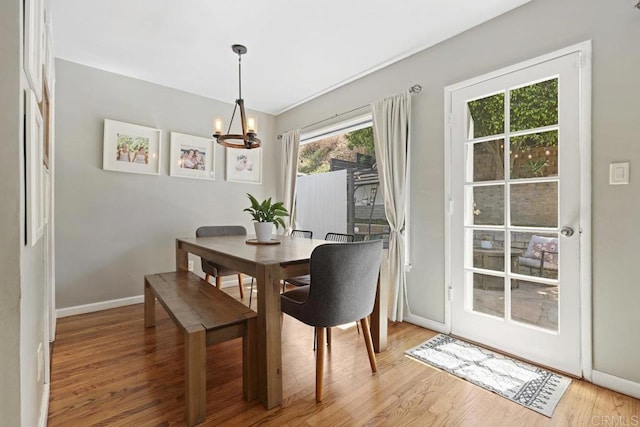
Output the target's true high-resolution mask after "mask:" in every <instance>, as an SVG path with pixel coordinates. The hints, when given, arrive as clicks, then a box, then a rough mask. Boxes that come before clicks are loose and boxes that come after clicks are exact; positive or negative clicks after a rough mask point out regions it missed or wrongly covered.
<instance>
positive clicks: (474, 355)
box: [405, 334, 571, 417]
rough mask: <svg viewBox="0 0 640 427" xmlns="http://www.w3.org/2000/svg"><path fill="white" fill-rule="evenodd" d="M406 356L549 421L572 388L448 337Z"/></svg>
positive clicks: (534, 369)
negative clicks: (517, 404)
mask: <svg viewBox="0 0 640 427" xmlns="http://www.w3.org/2000/svg"><path fill="white" fill-rule="evenodd" d="M405 353H406V354H407V355H408V356H410V357H411V358H413V359H416V360H418V361H420V362H424V363H427V364H429V365H432V366H435V367H436V368H439V369H442V370H444V371H446V372H448V373H450V374H453V375H455V376H457V377H460V378H462V379H464V380H467V381H469V382H470V383H473V384H475V385H478V386H480V387H482V388H484V389H487V390H489V391H492V392H494V393H496V394H498V395H500V396H502V397H506V398H507V399H509V400H511V401H513V402H516V403H519V404H520V405H522V406H525V407H527V408H529V409H532V410H534V411H536V412H539V413H541V414H542V415H546V416H547V417H551V414H553V410H554V409H555V408H556V405H557V404H558V402H559V401H560V399H561V398H562V395H563V394H564V392H565V391H567V387H569V384H571V379H569V378H567V377H563V376H562V375H558V374H555V373H553V372H549V371H547V370H546V369H542V368H538V367H537V366H533V365H529V364H527V363H523V362H520V361H518V360H514V359H511V358H509V357H506V356H503V355H501V354H498V353H494V352H493V351H490V350H487V349H485V348H482V347H478V346H475V345H473V344H470V343H468V342H464V341H461V340H459V339H456V338H453V337H450V336H448V335H442V334H441V335H437V336H435V337H433V338H431V339H430V340H429V341H426V342H424V343H422V344H420V345H419V346H417V347H414V348H412V349H410V350H407V351H406V352H405Z"/></svg>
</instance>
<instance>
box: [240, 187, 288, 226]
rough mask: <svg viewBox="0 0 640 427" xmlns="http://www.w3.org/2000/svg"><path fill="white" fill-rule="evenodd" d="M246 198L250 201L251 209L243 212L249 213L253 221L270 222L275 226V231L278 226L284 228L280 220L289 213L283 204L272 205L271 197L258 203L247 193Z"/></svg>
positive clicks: (282, 221)
mask: <svg viewBox="0 0 640 427" xmlns="http://www.w3.org/2000/svg"><path fill="white" fill-rule="evenodd" d="M247 196H248V197H249V200H250V201H251V207H250V208H246V209H244V211H246V212H249V214H251V216H252V217H253V220H254V221H256V222H272V223H274V224H275V225H276V229H277V228H278V227H280V226H282V228H286V226H285V225H284V220H283V219H282V218H284V217H285V216H289V212H287V208H285V207H284V203H282V202H276V203H273V204H272V203H271V197H269V198H268V199H266V200H264V201H263V202H262V203H260V202H258V200H257V199H256V198H255V197H253V196H252V195H251V194H249V193H247Z"/></svg>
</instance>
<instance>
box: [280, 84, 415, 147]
mask: <svg viewBox="0 0 640 427" xmlns="http://www.w3.org/2000/svg"><path fill="white" fill-rule="evenodd" d="M420 92H422V86H420V85H419V84H414V85H413V86H411V87H410V88H409V93H411V94H412V95H417V94H419V93H420ZM370 105H371V104H366V105H361V106H359V107H356V108H352V109H351V110H349V111H344V112H342V113H337V114H334V115H333V116H331V117H327V118H326V119H322V120H318V121H317V122H313V123H310V124H308V125H304V126H302V127H301V128H300V130H302V129H307V128H310V127H313V126H315V125H319V124H320V123H324V122H326V121H329V120H333V119H335V118H336V117H340V116H344V115H345V114H349V113H353V112H354V111H358V110H362V109H363V108H368V107H369V106H370ZM278 139H282V134H280V135H278Z"/></svg>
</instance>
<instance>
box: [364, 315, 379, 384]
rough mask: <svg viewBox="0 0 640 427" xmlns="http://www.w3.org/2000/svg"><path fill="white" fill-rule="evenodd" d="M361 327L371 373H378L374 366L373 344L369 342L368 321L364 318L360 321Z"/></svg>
mask: <svg viewBox="0 0 640 427" xmlns="http://www.w3.org/2000/svg"><path fill="white" fill-rule="evenodd" d="M360 324H361V325H362V335H364V343H365V345H366V346H367V353H368V354H369V364H371V372H378V365H377V364H376V355H375V353H374V352H373V342H372V341H371V330H370V329H369V320H368V319H367V318H366V317H365V318H364V319H362V320H360Z"/></svg>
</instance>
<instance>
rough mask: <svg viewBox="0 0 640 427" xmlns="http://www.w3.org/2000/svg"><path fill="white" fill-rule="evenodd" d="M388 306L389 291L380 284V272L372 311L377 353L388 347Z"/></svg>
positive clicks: (374, 343) (372, 326) (374, 342)
mask: <svg viewBox="0 0 640 427" xmlns="http://www.w3.org/2000/svg"><path fill="white" fill-rule="evenodd" d="M387 306H388V292H387V289H386V286H380V274H378V287H377V289H376V301H375V303H374V305H373V313H371V339H372V341H373V348H374V349H375V351H376V353H380V352H381V351H385V350H386V349H387Z"/></svg>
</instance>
